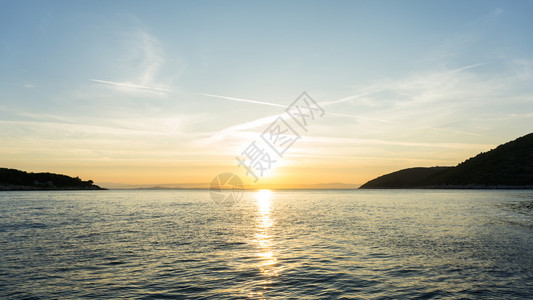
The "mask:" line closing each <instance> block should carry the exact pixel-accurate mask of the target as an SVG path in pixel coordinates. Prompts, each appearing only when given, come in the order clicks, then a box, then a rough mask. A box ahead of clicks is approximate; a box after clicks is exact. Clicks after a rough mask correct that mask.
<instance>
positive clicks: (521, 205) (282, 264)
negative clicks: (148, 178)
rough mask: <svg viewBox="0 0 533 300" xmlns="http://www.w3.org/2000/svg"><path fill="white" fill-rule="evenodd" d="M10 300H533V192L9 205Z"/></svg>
mask: <svg viewBox="0 0 533 300" xmlns="http://www.w3.org/2000/svg"><path fill="white" fill-rule="evenodd" d="M0 250H1V252H0V298H2V299H24V298H25V299H52V298H55V299H57V298H59V299H73V298H136V299H163V298H170V299H175V298H178V299H180V298H184V299H189V298H190V299H248V298H250V299H276V298H278V299H405V298H407V299H410V298H413V299H444V298H445V299H533V191H439V190H434V191H420V190H409V191H407V190H395V191H272V192H268V191H262V192H259V193H257V192H245V195H244V197H243V199H242V200H241V201H240V202H238V203H235V204H228V203H218V202H214V201H212V200H211V198H210V197H209V193H208V192H207V191H74V192H72V191H57V192H0Z"/></svg>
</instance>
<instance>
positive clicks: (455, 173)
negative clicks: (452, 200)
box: [360, 133, 533, 189]
mask: <svg viewBox="0 0 533 300" xmlns="http://www.w3.org/2000/svg"><path fill="white" fill-rule="evenodd" d="M360 188H362V189H392V188H533V133H530V134H528V135H526V136H523V137H520V138H518V139H516V140H514V141H511V142H508V143H505V144H503V145H500V146H498V147H497V148H496V149H493V150H490V151H488V152H485V153H480V154H478V155H476V156H475V157H472V158H469V159H467V160H465V161H464V162H462V163H460V164H458V165H457V166H455V167H432V168H410V169H404V170H400V171H396V172H393V173H390V174H386V175H383V176H380V177H378V178H376V179H373V180H370V181H369V182H367V183H365V184H363V185H362V186H361V187H360Z"/></svg>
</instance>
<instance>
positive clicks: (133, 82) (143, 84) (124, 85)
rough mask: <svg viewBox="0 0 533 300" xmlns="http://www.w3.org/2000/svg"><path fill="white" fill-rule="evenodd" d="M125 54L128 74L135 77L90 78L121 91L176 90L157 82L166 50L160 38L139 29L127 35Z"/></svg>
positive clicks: (162, 91) (149, 91) (160, 93)
mask: <svg viewBox="0 0 533 300" xmlns="http://www.w3.org/2000/svg"><path fill="white" fill-rule="evenodd" d="M125 52H126V53H127V54H126V55H125V56H126V57H128V58H129V59H127V60H126V61H125V62H124V63H125V64H127V68H125V69H127V70H133V71H130V73H128V74H127V75H126V76H131V74H133V75H134V76H133V78H132V79H130V80H127V81H117V80H103V79H90V81H93V82H98V83H102V84H105V85H106V86H108V87H110V88H114V89H116V90H117V91H120V92H129V93H147V92H148V93H154V94H158V95H164V94H166V93H170V92H175V90H173V89H170V88H168V87H166V86H165V85H164V84H162V83H160V82H157V80H156V78H157V74H158V71H159V69H160V67H161V65H162V64H163V63H164V61H165V59H164V54H163V53H164V51H163V49H162V48H161V47H160V43H159V40H157V39H156V38H155V37H154V36H152V35H150V34H149V33H147V32H146V31H144V30H141V29H138V30H137V31H136V32H135V33H133V34H130V35H128V36H127V42H126V45H125Z"/></svg>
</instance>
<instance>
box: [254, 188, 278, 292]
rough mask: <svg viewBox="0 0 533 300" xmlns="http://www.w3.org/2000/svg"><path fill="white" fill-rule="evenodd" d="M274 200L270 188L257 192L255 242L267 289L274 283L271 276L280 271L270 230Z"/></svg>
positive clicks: (272, 221) (272, 222) (276, 274)
mask: <svg viewBox="0 0 533 300" xmlns="http://www.w3.org/2000/svg"><path fill="white" fill-rule="evenodd" d="M272 200H273V193H272V192H271V191H270V190H259V191H258V192H257V193H256V194H255V201H256V205H257V218H256V234H255V242H256V243H257V246H258V253H257V255H258V257H259V260H260V262H259V270H260V272H261V274H262V275H263V276H265V281H264V288H265V289H266V288H267V286H269V285H270V284H271V283H272V281H271V277H275V276H278V273H279V271H280V268H279V267H278V266H277V258H276V255H275V249H274V241H273V240H272V235H271V232H270V230H271V227H272V225H273V224H274V220H273V219H272V218H271V208H272ZM259 294H260V293H259Z"/></svg>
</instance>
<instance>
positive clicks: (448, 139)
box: [0, 1, 533, 184]
mask: <svg viewBox="0 0 533 300" xmlns="http://www.w3.org/2000/svg"><path fill="white" fill-rule="evenodd" d="M532 12H533V2H531V1H467V2H465V1H331V2H326V1H279V2H277V1H268V2H267V1H264V2H260V1H156V2H148V1H0V138H1V140H2V145H0V157H2V165H3V166H6V167H13V168H19V169H25V170H28V171H54V172H60V173H68V174H72V175H79V176H81V177H86V178H92V179H93V180H95V181H96V182H123V183H135V184H138V183H186V182H189V183H194V182H207V181H209V180H210V179H211V178H212V177H213V176H214V175H215V174H217V173H218V172H221V171H224V170H228V171H235V172H237V171H238V169H236V166H235V159H234V157H235V156H236V155H238V154H239V153H240V152H241V151H242V148H243V147H245V146H246V144H248V143H250V141H251V140H253V139H254V138H255V137H257V136H258V135H259V134H260V132H261V131H262V130H264V128H265V126H268V123H269V122H271V121H272V118H274V117H275V116H276V115H277V114H279V113H281V112H282V110H283V108H280V107H277V106H272V105H263V104H258V103H257V101H260V102H261V101H262V102H267V103H275V104H279V105H288V104H290V103H291V102H292V101H293V100H294V99H295V98H296V97H297V96H298V95H299V94H300V93H301V92H302V91H307V92H308V93H309V94H310V95H311V96H312V97H313V98H314V99H315V100H317V101H318V102H319V103H321V104H322V105H323V107H324V109H325V110H326V112H327V114H326V116H325V117H324V118H322V119H320V120H317V122H315V123H314V124H313V127H312V128H310V130H309V132H308V133H306V135H305V136H303V138H302V140H301V142H299V144H297V145H296V146H295V147H294V149H291V152H290V153H289V155H288V156H287V157H285V158H284V160H283V164H282V165H280V167H279V170H277V171H276V172H275V175H273V176H272V177H271V178H265V179H264V182H266V183H268V182H272V183H276V182H277V183H279V182H292V183H321V182H343V183H351V184H360V183H364V182H365V181H366V180H369V179H371V178H373V177H375V176H377V175H380V174H382V173H384V172H389V171H393V170H396V169H399V168H405V167H411V166H431V165H454V164H457V163H458V162H460V161H462V160H464V159H465V158H467V157H469V156H471V155H475V154H477V153H479V152H481V151H487V150H489V149H491V148H493V147H495V146H496V145H498V144H500V143H502V142H506V141H508V140H511V139H514V138H516V137H519V136H521V135H524V134H527V133H529V132H530V131H531V124H533V123H532V120H533V101H532V96H533V84H532V79H533V73H532V66H533V57H532V56H533V52H532V51H531V49H533V47H532V46H533V45H532V43H533V38H532V37H531V33H530V28H533V24H531V23H532V22H533V18H532ZM235 98H236V99H243V101H237V100H235ZM232 99H233V100H232ZM247 100H251V101H248V102H247ZM254 101H255V102H254ZM341 114H342V115H341Z"/></svg>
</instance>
